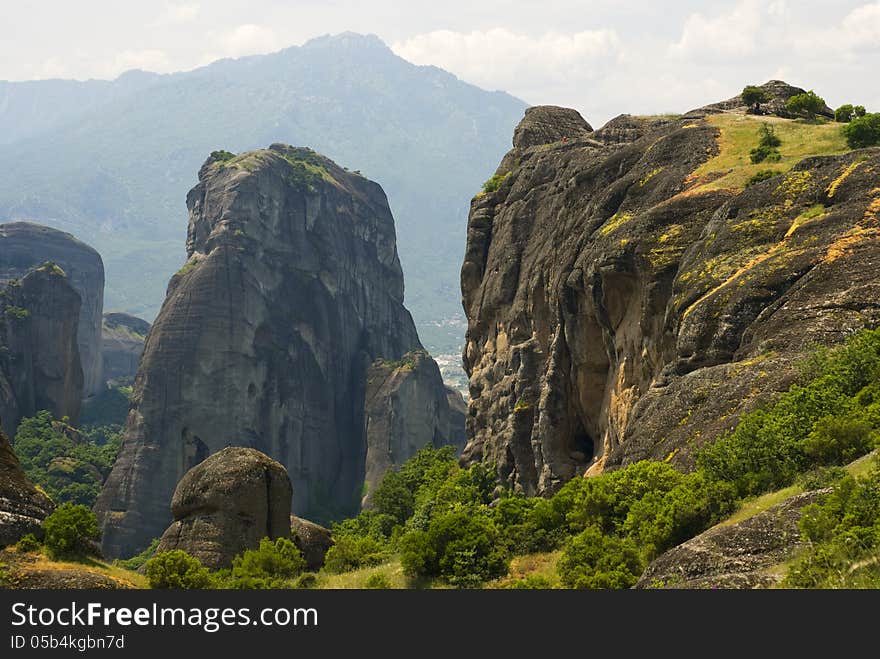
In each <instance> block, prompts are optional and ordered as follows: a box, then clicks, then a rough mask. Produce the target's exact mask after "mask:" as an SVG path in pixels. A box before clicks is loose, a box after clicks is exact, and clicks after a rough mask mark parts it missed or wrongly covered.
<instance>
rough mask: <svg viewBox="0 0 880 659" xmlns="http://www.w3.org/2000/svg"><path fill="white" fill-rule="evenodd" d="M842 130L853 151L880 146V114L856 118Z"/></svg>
mask: <svg viewBox="0 0 880 659" xmlns="http://www.w3.org/2000/svg"><path fill="white" fill-rule="evenodd" d="M841 130H842V131H843V136H844V137H845V138H846V143H847V144H848V145H849V146H850V148H852V149H864V148H866V147H869V146H877V145H878V144H880V112H877V113H871V114H865V115H863V116H861V117H856V118H855V119H853V120H852V121H850V122H849V123H848V124H847V125H846V126H844V127H843V128H841Z"/></svg>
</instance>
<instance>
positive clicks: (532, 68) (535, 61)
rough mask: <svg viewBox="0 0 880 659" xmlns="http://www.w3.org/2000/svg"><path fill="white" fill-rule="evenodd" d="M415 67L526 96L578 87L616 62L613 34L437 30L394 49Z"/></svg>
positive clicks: (606, 31)
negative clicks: (558, 87) (436, 68)
mask: <svg viewBox="0 0 880 659" xmlns="http://www.w3.org/2000/svg"><path fill="white" fill-rule="evenodd" d="M391 48H392V50H393V51H394V52H395V53H397V54H398V55H400V56H401V57H403V58H404V59H407V60H409V61H410V62H413V63H415V64H433V65H435V66H439V67H441V68H444V69H446V70H447V71H451V72H452V73H454V74H456V75H457V76H459V77H461V78H462V79H464V80H467V81H468V82H472V83H474V84H477V85H480V86H482V87H488V88H490V89H505V90H507V91H510V92H512V93H514V94H524V93H525V94H527V90H528V89H532V88H539V89H541V88H547V87H552V86H555V85H558V84H571V85H576V84H577V83H578V81H579V80H584V79H589V78H592V77H594V76H595V75H596V73H597V72H598V70H599V69H600V64H601V63H602V62H607V61H608V60H609V59H612V58H615V57H617V55H618V54H619V49H620V41H619V39H618V37H617V34H616V33H615V32H614V31H613V30H587V31H583V32H577V33H575V34H559V33H556V32H549V33H546V34H544V35H542V36H530V35H526V34H520V33H516V32H512V31H510V30H507V29H504V28H494V29H490V30H486V31H473V32H467V33H465V32H454V31H451V30H436V31H433V32H428V33H425V34H419V35H416V36H414V37H412V38H409V39H406V40H404V41H399V42H397V43H394V44H392V46H391Z"/></svg>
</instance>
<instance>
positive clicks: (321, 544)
mask: <svg viewBox="0 0 880 659" xmlns="http://www.w3.org/2000/svg"><path fill="white" fill-rule="evenodd" d="M290 534H291V536H292V537H293V544H295V545H296V546H297V548H298V549H299V550H300V551H301V552H302V555H303V558H304V559H305V561H306V569H307V570H310V571H312V572H316V571H318V570H320V569H321V568H322V567H324V557H325V556H327V551H328V550H329V549H330V547H332V546H333V538H332V537H331V535H330V529H327V528H324V527H323V526H321V525H320V524H315V523H314V522H310V521H309V520H307V519H303V518H302V517H296V516H294V515H291V516H290Z"/></svg>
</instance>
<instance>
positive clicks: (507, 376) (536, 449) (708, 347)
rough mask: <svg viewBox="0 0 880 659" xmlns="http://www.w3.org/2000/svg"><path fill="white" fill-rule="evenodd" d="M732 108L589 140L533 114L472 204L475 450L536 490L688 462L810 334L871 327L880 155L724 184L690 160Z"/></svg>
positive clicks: (879, 231) (467, 279) (879, 293)
mask: <svg viewBox="0 0 880 659" xmlns="http://www.w3.org/2000/svg"><path fill="white" fill-rule="evenodd" d="M721 111H722V110H720V109H714V110H711V109H709V110H706V109H704V110H700V111H694V112H691V113H688V114H686V115H683V116H682V117H679V118H658V119H636V118H633V117H628V116H625V115H624V116H622V117H618V118H617V119H615V120H612V121H611V122H609V124H608V125H607V126H606V127H603V128H602V129H600V130H597V131H592V132H591V131H590V127H589V125H588V124H587V123H586V122H582V123H581V124H580V126H576V125H573V123H572V115H571V111H567V112H564V113H562V112H560V111H559V110H557V109H555V108H545V109H543V110H540V111H539V110H534V109H533V110H531V111H530V112H529V113H528V114H527V115H526V116H525V118H524V119H523V124H524V125H522V126H520V127H519V128H518V129H517V133H516V134H517V135H535V134H537V135H540V136H541V140H543V141H544V142H545V143H544V144H535V143H534V140H531V141H527V142H524V143H520V145H516V144H515V146H514V149H513V150H512V151H511V152H510V153H508V154H507V156H505V158H504V160H503V162H502V165H501V167H499V170H498V172H497V175H498V177H499V178H501V179H502V181H501V184H500V186H499V188H498V190H497V191H496V192H490V193H486V194H481V195H478V196H477V197H476V198H474V200H473V201H472V204H471V212H470V218H469V227H468V241H467V249H466V255H465V260H464V264H463V266H462V272H461V283H462V295H463V302H464V308H465V312H466V314H467V317H468V330H467V337H466V345H465V348H464V355H463V359H464V366H465V370H466V371H467V373H468V375H469V378H470V394H471V400H470V403H469V409H468V417H467V424H468V446H467V447H466V448H465V451H464V453H463V460H464V461H465V462H470V461H479V460H487V461H489V462H491V463H492V464H494V465H495V466H496V467H497V471H498V474H499V476H500V477H501V479H502V480H503V481H504V482H506V483H507V484H509V485H510V486H512V487H515V488H517V489H519V490H521V491H523V492H525V493H527V494H538V493H548V492H553V491H555V490H556V489H557V488H558V487H559V486H560V484H561V483H563V482H565V481H566V480H568V479H570V478H572V477H574V476H578V475H582V474H584V473H585V472H586V471H587V470H588V469H590V470H591V471H590V473H598V472H600V471H601V470H602V469H603V468H605V469H611V468H615V467H618V466H620V465H623V464H626V463H629V462H633V461H636V460H639V459H643V458H652V459H657V460H669V461H671V462H672V463H673V464H676V465H678V466H681V467H685V468H686V467H688V466H689V465H690V464H691V463H692V453H693V449H694V448H695V447H697V446H699V445H700V444H702V443H703V442H706V441H711V440H712V439H714V438H716V437H717V436H718V435H719V434H720V433H722V432H724V431H726V430H729V429H730V428H732V427H733V426H734V425H735V423H736V421H737V419H738V418H739V416H740V415H741V414H742V413H744V412H746V411H749V410H751V409H754V408H755V407H756V406H758V405H760V404H763V403H764V402H766V401H767V399H768V397H769V396H772V395H773V394H774V392H777V391H781V390H784V389H786V388H787V387H788V386H789V385H790V384H791V382H792V379H793V377H794V374H795V372H796V368H795V366H794V363H795V362H796V361H797V360H798V359H800V358H802V357H803V356H804V355H805V354H806V353H807V351H809V350H811V349H812V346H814V345H816V344H821V345H833V344H835V343H838V342H840V341H842V340H843V339H844V338H845V337H846V336H847V335H849V334H850V333H851V332H853V331H854V330H857V329H858V328H861V327H864V326H868V325H872V324H877V323H878V322H880V305H878V303H877V300H878V299H880V280H878V278H877V276H876V273H877V272H878V271H880V240H878V238H880V224H878V213H880V188H878V183H877V182H878V172H880V150H877V149H866V150H862V151H856V152H851V153H848V154H845V155H837V156H823V157H811V158H807V159H805V160H803V161H801V162H800V163H799V164H797V165H795V166H794V168H793V169H791V171H789V172H787V173H784V174H780V175H779V176H776V177H774V178H771V179H769V180H766V181H764V182H762V183H758V184H756V185H751V186H749V187H746V188H745V189H742V184H740V185H739V186H738V187H737V186H735V185H731V186H726V185H722V184H718V183H717V176H716V177H715V178H713V177H711V176H705V175H702V174H700V173H699V172H696V171H695V170H697V168H698V167H699V166H700V165H701V164H702V163H704V162H706V161H707V160H709V159H710V158H712V157H713V156H715V155H716V154H718V152H719V146H718V142H717V140H718V136H719V130H720V129H719V128H718V127H716V126H715V125H714V124H713V123H712V121H711V120H712V119H713V118H714V113H718V112H721ZM554 113H560V118H559V121H558V124H557V125H558V126H559V129H558V130H557V131H555V132H554V131H553V130H552V126H553V125H554V122H553V121H552V115H553V114H554ZM534 116H540V118H541V121H540V126H539V127H536V128H534V129H533V128H531V127H530V126H529V124H530V122H531V121H532V117H534ZM743 120H750V121H756V120H754V119H746V118H744V119H743ZM756 127H757V126H756ZM563 138H566V139H565V140H563ZM713 181H715V184H714V185H713V184H712V183H713Z"/></svg>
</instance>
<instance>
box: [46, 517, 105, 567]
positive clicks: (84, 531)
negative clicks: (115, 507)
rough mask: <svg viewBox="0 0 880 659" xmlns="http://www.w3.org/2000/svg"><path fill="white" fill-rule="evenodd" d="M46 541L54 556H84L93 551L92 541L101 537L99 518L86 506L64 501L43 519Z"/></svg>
mask: <svg viewBox="0 0 880 659" xmlns="http://www.w3.org/2000/svg"><path fill="white" fill-rule="evenodd" d="M43 531H44V532H45V534H46V537H45V540H44V543H45V545H46V549H48V550H49V555H50V556H52V557H53V558H82V557H84V556H86V555H88V554H91V553H93V551H92V546H91V543H92V542H95V541H96V540H98V538H100V534H99V533H98V519H97V517H95V513H93V512H92V511H91V510H89V509H88V508H86V507H85V506H82V505H79V504H73V503H63V504H61V505H60V506H58V508H56V509H55V512H53V513H52V514H51V515H49V516H48V517H47V518H46V519H45V520H43Z"/></svg>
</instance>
